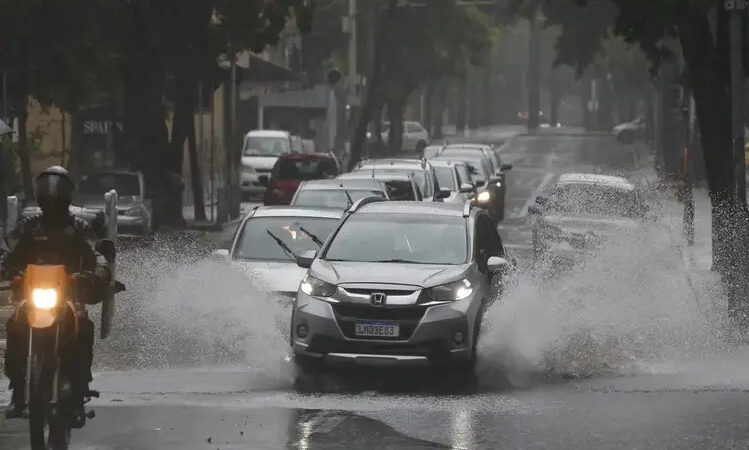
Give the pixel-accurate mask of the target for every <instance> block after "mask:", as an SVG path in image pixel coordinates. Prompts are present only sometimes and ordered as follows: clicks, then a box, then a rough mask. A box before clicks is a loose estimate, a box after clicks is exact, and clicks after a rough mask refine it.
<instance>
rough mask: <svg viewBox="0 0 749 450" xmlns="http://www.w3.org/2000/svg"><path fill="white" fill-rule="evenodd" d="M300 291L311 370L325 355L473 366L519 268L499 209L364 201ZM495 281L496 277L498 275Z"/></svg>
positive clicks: (301, 334)
mask: <svg viewBox="0 0 749 450" xmlns="http://www.w3.org/2000/svg"><path fill="white" fill-rule="evenodd" d="M300 265H302V266H309V271H308V272H307V275H306V276H305V277H304V280H303V281H302V283H301V285H300V286H299V291H298V292H297V296H296V302H295V304H294V309H293V314H292V320H291V346H292V348H293V352H294V355H295V362H296V363H297V365H298V366H299V367H300V368H301V369H302V371H307V370H314V369H315V368H317V367H319V365H320V364H322V363H324V362H332V361H338V362H340V361H349V362H364V363H366V362H372V361H377V362H379V363H383V362H385V363H393V364H399V363H402V364H409V363H416V364H419V363H427V364H428V363H433V364H446V365H448V366H450V367H455V368H466V369H472V367H473V363H474V362H475V361H476V348H477V345H478V338H479V330H480V328H481V320H482V316H483V313H484V310H485V307H486V305H487V304H488V303H489V302H491V301H492V299H493V298H495V296H496V295H497V292H495V289H498V288H497V286H499V285H501V281H500V280H501V279H502V276H503V274H505V273H508V272H509V271H510V269H511V267H512V266H511V263H510V262H508V259H507V255H506V253H505V249H504V247H503V245H502V241H501V239H500V237H499V235H498V234H497V231H496V229H495V227H494V226H493V225H492V221H491V220H490V218H489V216H488V215H487V214H486V212H484V211H483V210H481V209H479V208H476V207H473V206H472V205H471V204H470V203H467V204H466V205H465V206H459V205H450V204H444V203H437V204H435V203H420V202H384V201H381V200H377V199H375V198H365V199H362V200H360V201H358V202H357V203H355V204H354V205H353V206H352V207H351V208H350V210H349V211H348V212H347V213H346V214H345V215H344V217H343V218H342V219H341V222H340V224H339V226H338V228H337V229H336V230H335V231H334V232H333V234H332V235H331V237H330V239H329V240H328V241H327V242H326V244H325V245H324V246H323V247H322V249H321V250H320V251H319V253H318V254H317V255H316V256H314V255H307V257H305V258H301V259H300ZM493 281H494V282H493Z"/></svg>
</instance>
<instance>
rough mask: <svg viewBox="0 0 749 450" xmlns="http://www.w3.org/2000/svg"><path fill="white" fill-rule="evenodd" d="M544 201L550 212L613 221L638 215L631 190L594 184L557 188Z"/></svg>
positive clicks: (565, 185)
mask: <svg viewBox="0 0 749 450" xmlns="http://www.w3.org/2000/svg"><path fill="white" fill-rule="evenodd" d="M547 198H548V205H547V206H546V208H547V209H548V210H549V211H552V212H559V213H568V214H591V215H600V216H613V217H633V216H635V215H637V213H638V210H637V196H636V194H635V192H634V191H633V190H625V189H618V188H613V187H609V186H602V185H597V184H589V183H585V184H583V183H580V184H573V183H571V184H563V185H558V186H556V187H554V189H552V191H551V192H550V193H549V194H548V196H547Z"/></svg>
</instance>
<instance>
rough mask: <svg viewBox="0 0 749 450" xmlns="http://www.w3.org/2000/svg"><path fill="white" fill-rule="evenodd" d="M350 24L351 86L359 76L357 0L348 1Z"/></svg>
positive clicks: (349, 61) (349, 58)
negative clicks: (357, 60)
mask: <svg viewBox="0 0 749 450" xmlns="http://www.w3.org/2000/svg"><path fill="white" fill-rule="evenodd" d="M348 15H349V19H348V26H349V41H348V75H349V83H351V86H353V85H354V83H355V82H356V78H357V67H356V47H357V45H356V42H357V35H356V15H357V4H356V0H349V1H348Z"/></svg>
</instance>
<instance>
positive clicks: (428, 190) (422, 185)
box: [359, 167, 434, 197]
mask: <svg viewBox="0 0 749 450" xmlns="http://www.w3.org/2000/svg"><path fill="white" fill-rule="evenodd" d="M359 170H360V171H363V170H372V168H371V167H368V168H362V169H359ZM375 171H376V172H377V173H384V174H405V175H410V176H411V177H413V179H414V181H415V182H416V185H417V186H419V190H420V191H421V193H422V194H423V195H424V196H425V197H431V196H432V195H434V190H433V189H434V187H433V186H432V183H431V181H430V173H429V172H427V171H426V170H420V169H408V168H397V167H394V168H387V169H380V168H377V169H375Z"/></svg>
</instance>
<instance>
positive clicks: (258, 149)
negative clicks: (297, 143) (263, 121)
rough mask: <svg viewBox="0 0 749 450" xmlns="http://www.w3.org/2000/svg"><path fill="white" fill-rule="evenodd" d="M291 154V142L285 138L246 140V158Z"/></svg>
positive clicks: (252, 137)
mask: <svg viewBox="0 0 749 450" xmlns="http://www.w3.org/2000/svg"><path fill="white" fill-rule="evenodd" d="M285 153H291V147H290V145H289V140H288V139H287V138H283V137H257V136H249V137H246V138H245V140H244V149H243V151H242V154H243V155H244V156H281V155H283V154H285Z"/></svg>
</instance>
